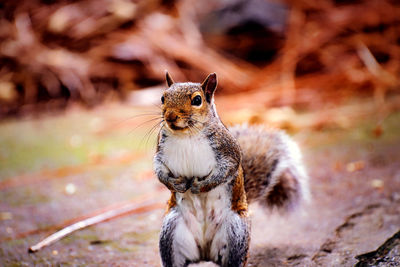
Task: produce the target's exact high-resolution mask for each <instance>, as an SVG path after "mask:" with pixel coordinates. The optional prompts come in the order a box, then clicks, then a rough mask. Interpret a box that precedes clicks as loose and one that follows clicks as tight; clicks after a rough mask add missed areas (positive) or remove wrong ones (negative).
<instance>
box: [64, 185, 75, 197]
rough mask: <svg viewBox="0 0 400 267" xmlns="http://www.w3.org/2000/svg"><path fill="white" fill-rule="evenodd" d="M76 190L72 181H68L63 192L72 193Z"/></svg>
mask: <svg viewBox="0 0 400 267" xmlns="http://www.w3.org/2000/svg"><path fill="white" fill-rule="evenodd" d="M75 192H76V186H75V185H74V184H73V183H69V184H67V185H66V186H65V193H66V194H67V195H73V194H75Z"/></svg>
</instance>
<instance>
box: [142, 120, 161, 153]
mask: <svg viewBox="0 0 400 267" xmlns="http://www.w3.org/2000/svg"><path fill="white" fill-rule="evenodd" d="M162 123H164V120H162V121H160V122H158V123H156V124H155V125H153V126H152V127H151V128H150V130H149V131H148V132H147V133H146V134H145V135H144V136H143V137H142V139H141V140H140V146H142V145H143V141H144V140H145V139H146V137H147V140H146V144H145V147H147V144H148V142H149V139H150V136H151V135H152V133H153V132H154V131H155V130H156V129H157V127H159V126H161V124H162Z"/></svg>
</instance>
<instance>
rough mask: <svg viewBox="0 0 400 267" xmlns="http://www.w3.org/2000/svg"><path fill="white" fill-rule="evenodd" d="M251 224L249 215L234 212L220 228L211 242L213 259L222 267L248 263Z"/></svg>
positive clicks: (238, 266)
mask: <svg viewBox="0 0 400 267" xmlns="http://www.w3.org/2000/svg"><path fill="white" fill-rule="evenodd" d="M249 227H250V224H249V221H248V218H247V217H241V216H239V215H238V214H236V213H232V214H231V215H230V216H228V218H226V220H225V221H224V225H222V226H221V227H220V228H219V231H218V232H217V233H216V234H215V236H214V239H213V241H212V244H211V259H212V261H213V262H215V263H216V264H218V265H219V266H222V267H243V266H245V265H246V262H247V257H248V250H249V243H250V229H249Z"/></svg>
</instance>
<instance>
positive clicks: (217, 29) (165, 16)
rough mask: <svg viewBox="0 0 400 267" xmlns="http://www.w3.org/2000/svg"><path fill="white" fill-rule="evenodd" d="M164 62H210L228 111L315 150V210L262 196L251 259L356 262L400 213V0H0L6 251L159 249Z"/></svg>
mask: <svg viewBox="0 0 400 267" xmlns="http://www.w3.org/2000/svg"><path fill="white" fill-rule="evenodd" d="M165 70H168V71H169V73H170V74H171V75H172V77H173V78H174V80H175V81H180V82H184V81H193V82H202V81H203V80H204V79H205V77H206V76H207V75H208V74H209V73H211V72H216V73H217V76H218V81H219V86H218V90H217V92H216V104H217V109H218V111H219V113H220V115H221V118H222V120H223V121H224V122H225V123H226V124H227V125H231V124H234V123H249V124H264V125H268V126H273V127H278V128H282V129H284V130H286V131H287V132H288V133H289V134H291V135H292V136H293V137H294V138H295V140H296V141H297V142H298V143H299V145H300V146H301V148H302V150H303V152H304V158H305V161H306V164H307V166H308V169H309V173H310V176H311V189H312V192H313V198H314V202H313V204H312V205H311V206H310V207H309V211H308V213H307V214H308V215H302V216H300V215H298V216H297V217H294V218H285V219H284V220H282V219H279V218H278V217H277V218H275V217H272V219H271V217H268V218H266V217H263V216H264V215H263V213H262V212H257V211H258V210H260V208H259V207H257V206H256V207H254V210H255V213H256V214H258V215H257V217H255V218H254V223H253V224H254V227H253V237H252V238H253V243H252V244H253V245H252V248H251V256H250V260H249V261H250V265H252V266H282V265H287V266H313V265H320V266H338V265H340V266H350V265H353V264H355V263H356V262H357V261H358V260H360V259H358V260H357V259H356V258H355V256H357V255H358V254H362V253H365V252H368V251H372V250H375V249H377V248H378V247H379V246H380V245H382V244H383V243H384V241H385V240H386V239H388V238H389V237H390V236H392V235H393V233H395V232H396V231H397V230H399V229H400V218H399V216H398V214H400V210H399V207H400V195H399V193H398V192H400V171H399V170H400V163H399V160H398V159H399V158H400V112H399V109H400V75H399V74H400V2H399V1H397V0H211V1H195V0H147V1H145V0H142V1H140V0H138V1H132V0H85V1H84V0H71V1H64V0H61V1H56V0H41V1H40V0H30V1H27V0H26V1H22V0H13V1H0V200H1V201H0V265H3V266H57V265H67V266H68V265H71V266H82V265H84V266H86V265H91V264H92V265H94V266H159V258H158V250H157V242H158V241H157V239H158V232H159V229H160V225H161V219H162V216H163V206H164V203H165V201H166V200H167V198H168V191H167V190H166V189H164V187H163V186H162V185H161V184H160V183H159V182H158V181H157V179H156V178H155V177H154V176H153V172H152V166H151V161H152V154H153V152H154V146H155V136H156V133H157V131H158V130H157V126H158V119H157V118H159V109H158V108H159V107H158V106H157V105H159V102H160V95H161V92H162V90H164V89H165V87H166V84H165ZM126 203H128V204H129V205H131V206H130V207H131V211H130V212H129V216H124V217H122V218H119V219H118V220H117V219H115V220H111V221H109V222H107V223H104V224H99V225H96V226H94V227H90V228H87V229H85V230H82V231H79V232H77V233H74V234H72V235H70V236H68V237H67V238H65V239H62V240H61V241H60V242H58V243H56V244H54V245H52V246H50V247H49V248H45V249H43V250H41V251H39V252H38V253H36V254H28V253H27V252H26V251H27V248H28V247H29V246H32V245H33V244H35V243H37V242H38V241H40V240H41V239H43V238H44V237H45V236H47V235H49V234H51V233H52V232H54V231H56V230H59V229H61V228H62V227H65V226H67V225H69V224H70V223H73V222H77V221H79V220H81V219H84V218H87V217H90V216H93V215H95V214H99V213H102V212H104V211H108V210H115V209H117V208H119V207H121V206H124V205H126ZM143 205H144V206H143ZM138 207H139V208H138ZM143 207H144V208H143ZM260 214H261V215H260ZM267 221H268V222H269V223H270V224H271V227H265V222H267ZM316 222H317V223H316ZM299 230H300V231H299ZM266 237H267V238H266ZM399 242H400V241H399ZM396 249H397V250H391V249H388V248H387V249H386V250H385V251H389V252H390V251H392V252H390V253H392V254H393V253H394V254H393V255H391V256H390V257H389V258H387V259H394V261H396V260H400V256H399V255H400V252H398V251H400V246H399V245H397V247H396ZM393 251H397V252H393ZM389 252H388V253H389ZM374 255H375V254H374ZM386 256H387V255H386V254H385V257H386ZM374 257H375V258H376V259H378V258H379V257H378V256H376V255H375V256H373V257H372V256H371V255H370V258H368V257H367V258H365V257H364V258H361V260H360V261H362V260H364V261H365V262H366V261H372V260H373V259H375V258H374ZM382 257H383V256H382ZM396 257H397V258H396ZM386 263H387V262H386ZM386 263H385V264H386ZM382 266H389V265H382Z"/></svg>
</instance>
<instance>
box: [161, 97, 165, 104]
mask: <svg viewBox="0 0 400 267" xmlns="http://www.w3.org/2000/svg"><path fill="white" fill-rule="evenodd" d="M164 100H165V99H164V96H162V97H161V104H164Z"/></svg>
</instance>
